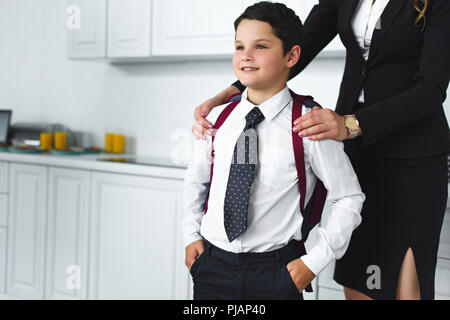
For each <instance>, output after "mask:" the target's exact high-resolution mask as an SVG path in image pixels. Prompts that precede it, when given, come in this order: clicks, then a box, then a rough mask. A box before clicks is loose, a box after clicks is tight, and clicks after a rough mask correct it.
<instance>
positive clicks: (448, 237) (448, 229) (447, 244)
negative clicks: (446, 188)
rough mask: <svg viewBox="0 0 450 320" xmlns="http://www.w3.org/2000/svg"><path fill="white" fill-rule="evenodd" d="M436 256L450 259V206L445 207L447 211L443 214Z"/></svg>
mask: <svg viewBox="0 0 450 320" xmlns="http://www.w3.org/2000/svg"><path fill="white" fill-rule="evenodd" d="M449 204H450V202H449ZM438 257H439V258H444V259H450V208H447V212H446V213H445V216H444V222H443V224H442V230H441V238H440V242H439V251H438Z"/></svg>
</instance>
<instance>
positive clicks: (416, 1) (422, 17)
mask: <svg viewBox="0 0 450 320" xmlns="http://www.w3.org/2000/svg"><path fill="white" fill-rule="evenodd" d="M419 2H420V3H421V4H422V9H421V8H420V7H419ZM414 9H415V10H416V11H417V12H418V13H419V15H418V16H417V18H416V21H415V22H414V24H415V25H417V24H418V23H419V21H420V20H423V26H422V31H423V30H424V29H425V25H426V23H427V17H426V16H425V12H426V11H427V9H428V0H414Z"/></svg>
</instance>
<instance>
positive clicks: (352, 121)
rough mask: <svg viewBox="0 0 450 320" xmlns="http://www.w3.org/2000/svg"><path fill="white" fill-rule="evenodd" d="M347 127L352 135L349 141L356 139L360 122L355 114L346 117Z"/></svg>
mask: <svg viewBox="0 0 450 320" xmlns="http://www.w3.org/2000/svg"><path fill="white" fill-rule="evenodd" d="M345 126H346V127H347V129H348V132H349V133H350V134H349V136H348V139H354V138H356V137H357V136H358V129H359V122H358V120H357V119H356V117H355V115H354V114H350V115H346V116H345Z"/></svg>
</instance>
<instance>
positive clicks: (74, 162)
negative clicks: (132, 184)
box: [0, 152, 187, 179]
mask: <svg viewBox="0 0 450 320" xmlns="http://www.w3.org/2000/svg"><path fill="white" fill-rule="evenodd" d="M105 158H134V159H137V160H138V161H139V162H141V163H145V164H134V163H121V162H109V161H99V160H98V159H105ZM0 161H7V162H15V163H25V164H37V165H48V166H56V167H63V168H70V169H82V170H93V171H104V172H113V173H123V174H132V175H140V176H153V177H164V178H174V179H183V178H184V172H185V169H186V168H187V165H186V164H185V163H181V164H179V163H174V161H172V160H171V159H170V158H157V157H140V156H136V155H130V154H107V153H100V154H83V155H50V154H46V153H42V154H16V153H9V152H0Z"/></svg>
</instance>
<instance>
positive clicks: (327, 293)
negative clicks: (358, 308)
mask: <svg viewBox="0 0 450 320" xmlns="http://www.w3.org/2000/svg"><path fill="white" fill-rule="evenodd" d="M319 300H345V294H344V291H343V290H333V289H328V288H323V287H319Z"/></svg>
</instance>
